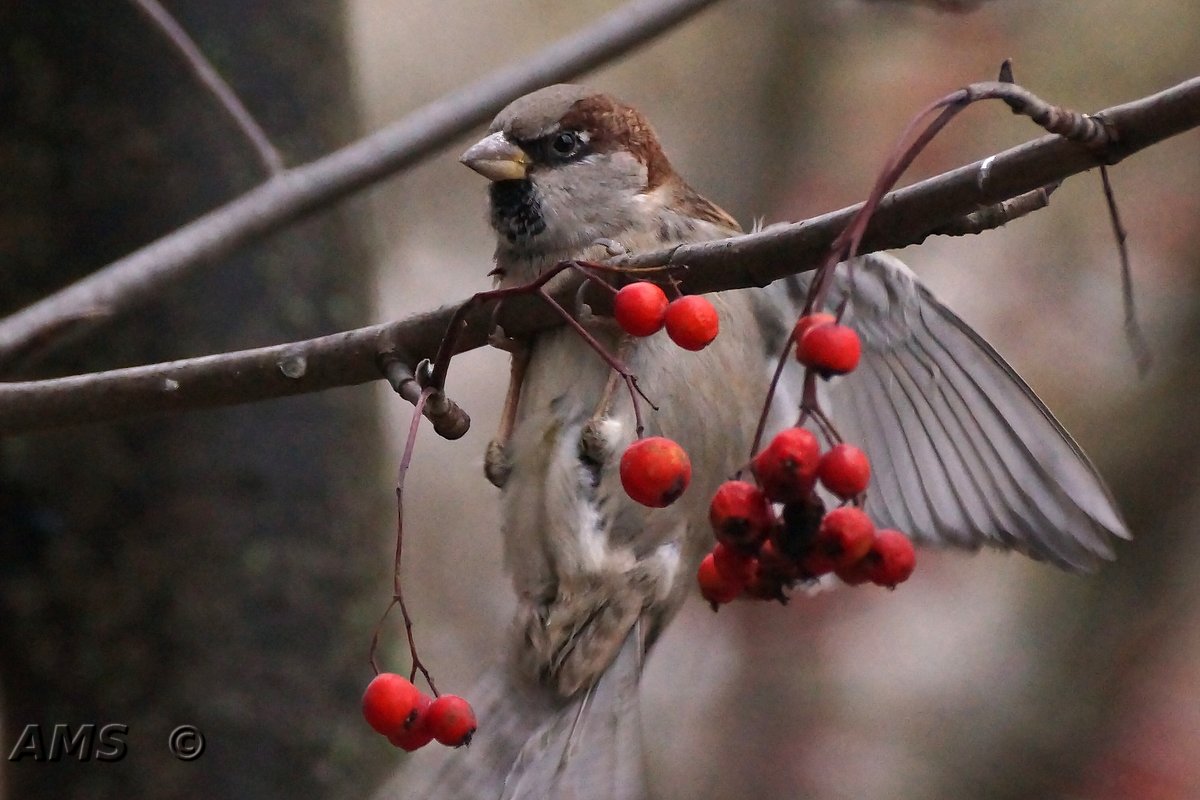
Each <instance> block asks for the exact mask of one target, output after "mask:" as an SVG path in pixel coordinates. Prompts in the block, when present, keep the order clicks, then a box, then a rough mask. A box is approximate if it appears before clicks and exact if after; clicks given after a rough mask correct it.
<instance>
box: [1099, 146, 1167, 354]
mask: <svg viewBox="0 0 1200 800" xmlns="http://www.w3.org/2000/svg"><path fill="white" fill-rule="evenodd" d="M1100 181H1101V183H1102V184H1103V186H1104V200H1105V202H1106V203H1107V204H1108V216H1109V219H1110V220H1112V229H1113V235H1114V236H1115V237H1116V239H1117V253H1118V254H1119V255H1120V258H1121V297H1122V299H1123V300H1124V304H1125V340H1126V341H1127V342H1129V349H1130V350H1131V351H1132V352H1133V362H1134V364H1135V365H1136V366H1137V371H1138V375H1140V376H1142V377H1145V376H1146V373H1147V372H1149V371H1150V366H1151V365H1152V364H1153V363H1154V356H1153V355H1152V354H1151V352H1150V345H1149V344H1147V343H1146V336H1145V334H1144V333H1142V326H1141V323H1140V322H1138V313H1137V305H1136V303H1135V301H1134V292H1133V270H1132V269H1131V268H1130V266H1129V248H1128V247H1127V246H1126V244H1125V239H1126V238H1127V236H1128V234H1127V232H1126V231H1125V226H1124V225H1123V224H1122V223H1121V215H1120V213H1119V212H1118V211H1117V197H1116V195H1115V194H1114V193H1113V188H1112V182H1111V181H1109V179H1108V167H1105V166H1103V165H1102V166H1101V167H1100Z"/></svg>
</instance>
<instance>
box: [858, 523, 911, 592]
mask: <svg viewBox="0 0 1200 800" xmlns="http://www.w3.org/2000/svg"><path fill="white" fill-rule="evenodd" d="M863 561H865V562H866V565H867V567H866V569H867V576H868V577H869V578H870V579H871V583H875V584H878V585H879V586H888V587H895V585H896V584H898V583H904V581H906V580H908V578H909V576H910V575H912V573H913V569H914V568H915V567H916V565H917V551H916V550H915V549H914V548H913V545H912V542H911V541H909V539H908V537H907V536H905V535H904V534H903V533H900V531H893V530H882V531H879V532H878V533H876V534H875V541H874V543H873V544H872V545H871V550H870V552H869V553H868V554H867V556H866V558H864V559H863Z"/></svg>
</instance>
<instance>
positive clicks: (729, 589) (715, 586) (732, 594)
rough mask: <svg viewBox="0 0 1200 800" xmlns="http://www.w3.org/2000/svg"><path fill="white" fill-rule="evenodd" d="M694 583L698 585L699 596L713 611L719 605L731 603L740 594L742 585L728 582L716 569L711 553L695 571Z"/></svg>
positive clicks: (715, 562)
mask: <svg viewBox="0 0 1200 800" xmlns="http://www.w3.org/2000/svg"><path fill="white" fill-rule="evenodd" d="M696 582H697V583H699V584H700V596H701V597H703V598H704V599H705V600H707V601H708V602H709V603H711V604H712V606H713V610H714V611H715V610H716V607H717V606H719V605H724V604H725V603H731V602H733V600H734V599H735V598H736V597H737V596H738V595H739V594H741V593H742V588H743V587H742V584H739V583H736V582H734V581H731V580H729V579H728V578H726V577H725V576H724V575H722V574H721V573H720V571H719V570H718V569H717V561H716V559H715V558H714V557H713V554H712V553H709V554H708V555H706V556H705V557H704V560H703V561H701V562H700V568H699V569H698V570H696Z"/></svg>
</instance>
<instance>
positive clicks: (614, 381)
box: [579, 334, 633, 464]
mask: <svg viewBox="0 0 1200 800" xmlns="http://www.w3.org/2000/svg"><path fill="white" fill-rule="evenodd" d="M632 349H633V337H632V336H628V335H624V334H623V335H622V336H621V338H620V340H619V341H618V343H617V360H618V361H619V362H621V363H622V364H624V363H626V360H627V359H628V357H629V351H630V350H632ZM620 383H622V376H621V374H620V373H618V372H617V371H616V370H611V371H610V372H609V373H608V380H607V381H605V382H604V390H603V391H602V392H600V399H599V400H598V401H597V402H596V408H595V410H594V411H593V412H592V415H591V417H589V418H588V421H587V422H585V423H584V425H583V431H582V432H581V433H580V434H579V449H580V454H581V455H582V456H583V457H584V458H586V459H587V460H588V461H590V462H591V463H593V464H603V463H604V462H605V461H606V460H607V458H608V456H610V455H611V452H610V448H611V442H610V441H609V439H608V437H607V436H605V434H604V420H605V419H607V418H608V412H609V411H610V410H611V409H612V404H613V398H614V396H615V395H616V392H617V386H618V385H619V384H620Z"/></svg>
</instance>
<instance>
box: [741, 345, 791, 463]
mask: <svg viewBox="0 0 1200 800" xmlns="http://www.w3.org/2000/svg"><path fill="white" fill-rule="evenodd" d="M793 344H794V342H793V339H792V337H791V336H790V335H789V336H788V337H787V343H786V344H784V346H783V352H782V353H780V354H779V363H778V364H776V365H775V374H774V375H772V376H771V384H770V386H768V387H767V399H766V400H764V401H763V407H762V411H761V412H760V413H759V415H758V426H757V427H756V428H755V429H754V441H752V442H751V443H750V457H751V458H754V455H755V453H757V452H758V448H759V447H760V446H761V445H762V437H763V432H764V431H765V430H766V428H767V417H768V416H769V415H770V412H771V401H773V400H774V399H775V390H776V389H777V388H778V387H779V379H780V378H781V377H782V376H783V368H784V366H785V365H786V364H787V362H788V356H789V355H791V353H792V345H793ZM739 472H740V470H739Z"/></svg>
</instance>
